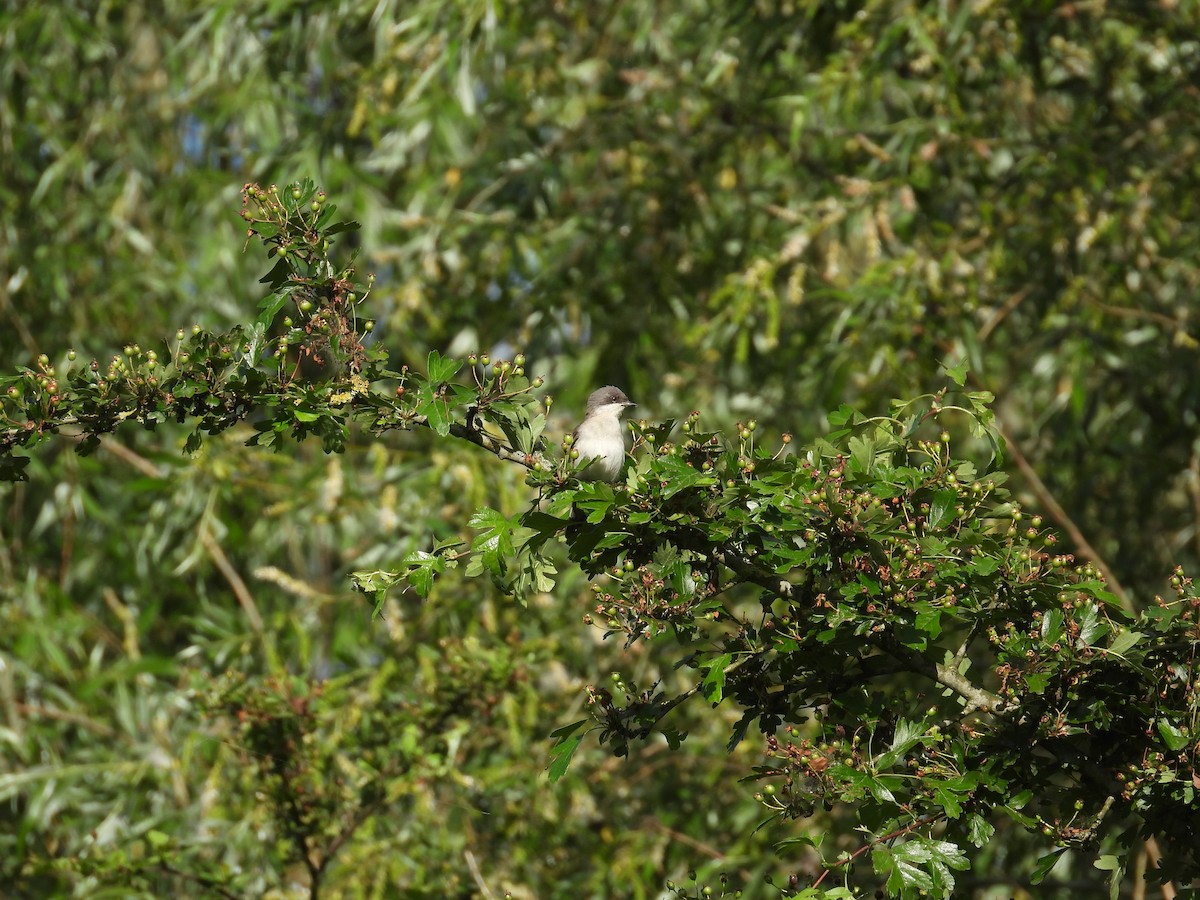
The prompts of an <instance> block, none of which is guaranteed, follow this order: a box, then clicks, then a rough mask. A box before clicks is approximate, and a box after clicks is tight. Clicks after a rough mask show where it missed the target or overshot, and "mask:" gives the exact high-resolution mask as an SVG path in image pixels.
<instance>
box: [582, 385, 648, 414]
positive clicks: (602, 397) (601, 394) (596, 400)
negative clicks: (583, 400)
mask: <svg viewBox="0 0 1200 900" xmlns="http://www.w3.org/2000/svg"><path fill="white" fill-rule="evenodd" d="M602 406H619V407H620V408H621V409H620V410H618V413H620V412H621V411H623V410H624V409H626V408H627V407H630V406H637V404H636V403H631V402H630V401H629V398H628V397H626V396H625V392H624V391H622V390H621V389H620V388H616V387H613V386H612V385H611V384H609V385H606V386H604V387H602V388H600V389H599V390H595V391H592V395H591V396H590V397H588V402H587V414H588V415H589V416H590V415H591V414H592V413H594V412H595V411H596V410H598V409H600V407H602Z"/></svg>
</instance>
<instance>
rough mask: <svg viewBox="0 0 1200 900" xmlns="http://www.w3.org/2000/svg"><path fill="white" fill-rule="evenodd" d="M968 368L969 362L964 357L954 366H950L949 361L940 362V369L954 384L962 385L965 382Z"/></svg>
mask: <svg viewBox="0 0 1200 900" xmlns="http://www.w3.org/2000/svg"><path fill="white" fill-rule="evenodd" d="M969 368H970V364H969V363H968V362H967V361H966V360H965V359H964V360H963V361H962V362H960V363H959V364H958V365H955V366H952V365H950V364H949V363H947V362H944V361H943V362H942V371H944V372H945V373H946V377H947V378H949V379H950V380H951V381H953V382H954V383H955V384H957V385H958V386H959V387H962V386H963V385H964V384H966V382H967V371H968V370H969Z"/></svg>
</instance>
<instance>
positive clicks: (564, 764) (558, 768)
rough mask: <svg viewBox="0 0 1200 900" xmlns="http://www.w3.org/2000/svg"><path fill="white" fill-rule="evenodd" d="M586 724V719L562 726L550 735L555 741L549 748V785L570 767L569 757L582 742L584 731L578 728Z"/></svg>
mask: <svg viewBox="0 0 1200 900" xmlns="http://www.w3.org/2000/svg"><path fill="white" fill-rule="evenodd" d="M586 724H587V720H586V719H581V720H579V721H578V722H572V723H571V724H570V725H564V726H563V727H561V728H556V729H555V730H554V731H552V732H551V733H550V736H551V737H552V738H556V739H557V740H556V741H555V742H554V745H553V746H552V747H551V748H550V766H549V776H550V781H551V783H553V782H555V781H558V779H560V778H562V777H563V775H565V774H566V772H567V769H568V768H569V767H570V765H571V757H573V756H574V755H575V751H576V750H577V749H578V748H579V744H580V743H581V742H582V741H583V738H584V736H585V735H586V734H587V732H586V731H583V732H579V733H578V734H576V732H578V731H579V728H580V727H581V726H583V725H586Z"/></svg>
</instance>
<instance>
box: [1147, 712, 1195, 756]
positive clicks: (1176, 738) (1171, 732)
mask: <svg viewBox="0 0 1200 900" xmlns="http://www.w3.org/2000/svg"><path fill="white" fill-rule="evenodd" d="M1155 724H1156V725H1157V727H1158V733H1159V735H1161V736H1162V739H1163V743H1164V744H1166V745H1167V748H1168V749H1170V750H1182V749H1183V748H1184V747H1186V746H1188V745H1189V744H1190V743H1191V742H1192V739H1191V738H1190V737H1189V736H1188V734H1187V732H1186V731H1184V730H1183V729H1181V728H1176V727H1175V726H1174V725H1172V724H1171V723H1170V722H1168V721H1167V720H1166V719H1159V720H1158V722H1156V723H1155Z"/></svg>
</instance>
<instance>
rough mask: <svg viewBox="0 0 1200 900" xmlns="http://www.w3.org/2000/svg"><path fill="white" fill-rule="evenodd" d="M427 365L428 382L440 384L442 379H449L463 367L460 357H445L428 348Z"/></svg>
mask: <svg viewBox="0 0 1200 900" xmlns="http://www.w3.org/2000/svg"><path fill="white" fill-rule="evenodd" d="M427 366H428V371H429V382H430V383H431V384H441V383H442V382H443V381H449V380H450V379H451V378H453V377H454V376H455V375H457V374H458V370H459V369H461V368H462V367H463V362H462V360H461V359H454V358H453V357H445V356H442V354H440V353H438V352H437V351H436V350H430V351H429V359H428V363H427Z"/></svg>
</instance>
